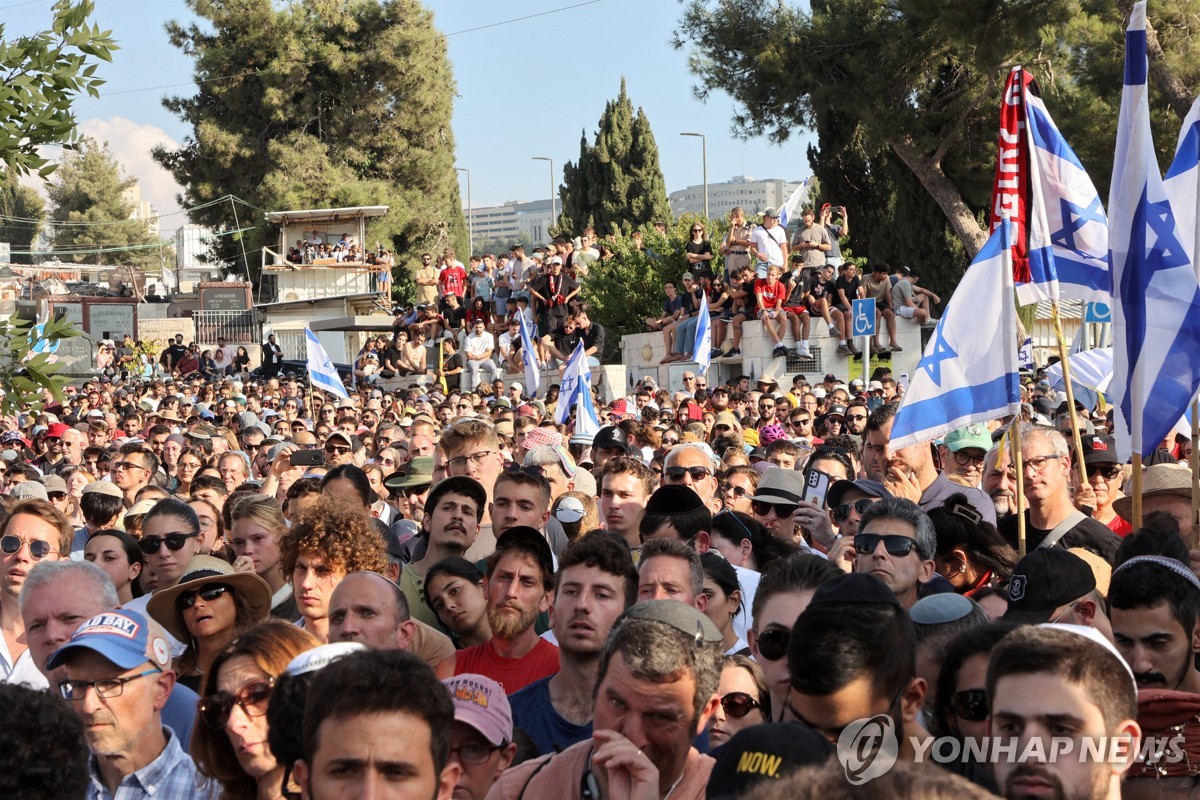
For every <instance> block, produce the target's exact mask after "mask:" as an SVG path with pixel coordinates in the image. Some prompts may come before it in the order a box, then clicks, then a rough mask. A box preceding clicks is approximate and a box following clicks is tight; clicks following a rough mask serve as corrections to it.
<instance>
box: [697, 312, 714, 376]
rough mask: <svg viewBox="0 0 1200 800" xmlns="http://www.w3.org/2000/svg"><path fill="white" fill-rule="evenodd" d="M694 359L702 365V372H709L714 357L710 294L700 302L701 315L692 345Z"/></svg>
mask: <svg viewBox="0 0 1200 800" xmlns="http://www.w3.org/2000/svg"><path fill="white" fill-rule="evenodd" d="M692 359H693V360H695V362H696V363H697V364H698V365H699V366H700V374H701V375H703V374H704V373H706V372H708V365H709V362H710V361H711V359H712V320H711V319H709V316H708V295H705V296H704V299H703V300H702V301H701V302H700V315H699V317H698V322H697V323H696V338H695V340H694V344H693V345H692Z"/></svg>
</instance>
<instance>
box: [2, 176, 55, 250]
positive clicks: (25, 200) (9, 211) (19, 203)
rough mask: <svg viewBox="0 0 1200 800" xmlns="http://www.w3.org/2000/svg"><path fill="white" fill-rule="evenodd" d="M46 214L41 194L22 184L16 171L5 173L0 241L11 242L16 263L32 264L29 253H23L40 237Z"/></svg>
mask: <svg viewBox="0 0 1200 800" xmlns="http://www.w3.org/2000/svg"><path fill="white" fill-rule="evenodd" d="M45 216H46V203H45V202H44V201H43V200H42V198H41V196H40V195H39V194H38V193H37V192H36V191H34V190H33V189H31V188H29V187H28V186H22V185H21V184H20V182H18V180H17V176H16V174H15V173H13V172H8V173H5V174H4V176H3V178H2V179H0V242H8V243H9V244H10V245H12V250H13V256H12V260H13V261H14V262H15V263H17V264H31V263H33V262H32V261H31V260H30V256H28V255H24V254H23V253H28V252H29V250H30V249H31V245H32V244H33V242H34V240H35V239H37V235H38V231H40V230H41V229H42V223H41V220H42V219H44V218H45ZM24 220H36V221H35V222H25V221H24Z"/></svg>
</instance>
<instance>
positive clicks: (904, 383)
mask: <svg viewBox="0 0 1200 800" xmlns="http://www.w3.org/2000/svg"><path fill="white" fill-rule="evenodd" d="M896 383H898V384H900V386H901V387H903V388H904V391H905V392H907V391H908V373H907V372H901V373H900V377H899V379H897V380H896Z"/></svg>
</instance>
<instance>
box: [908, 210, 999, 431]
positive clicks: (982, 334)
mask: <svg viewBox="0 0 1200 800" xmlns="http://www.w3.org/2000/svg"><path fill="white" fill-rule="evenodd" d="M1009 230H1010V223H1009V222H1008V221H1007V220H1005V222H1004V223H1003V224H1001V225H1000V227H998V228H996V230H995V231H994V232H993V233H992V235H991V238H989V239H988V241H987V244H985V245H984V246H983V249H982V250H980V251H979V255H977V256H976V257H975V261H974V262H972V264H971V266H970V267H968V268H967V273H966V274H965V275H963V278H962V280H961V281H959V284H958V288H956V289H955V290H954V296H953V297H951V298H950V303H949V304H948V305H947V306H946V310H945V311H944V312H943V313H942V318H941V319H940V320H938V324H937V328H936V329H934V332H933V337H932V338H931V339H930V340H929V344H928V345H927V346H926V347H925V353H924V355H922V356H921V363H920V364H918V365H917V369H916V372H915V373H914V374H913V376H912V378H911V379H910V381H909V387H908V391H907V392H905V394H904V399H903V400H902V401H901V403H900V409H899V410H898V411H897V412H896V419H895V421H894V422H893V423H892V434H891V447H892V449H893V450H895V449H897V448H900V447H907V446H908V445H912V444H917V443H919V442H927V441H929V440H931V439H936V438H937V437H939V436H942V435H944V434H946V433H949V432H950V431H952V430H955V429H956V428H961V427H963V426H964V425H969V424H971V423H982V422H988V421H990V420H994V419H997V418H999V417H1003V416H1006V415H1008V414H1016V413H1017V412H1018V411H1020V408H1021V388H1020V380H1019V378H1018V376H1017V309H1016V306H1014V305H1013V302H1012V292H1013V272H1012V250H1011V249H1010V246H1009Z"/></svg>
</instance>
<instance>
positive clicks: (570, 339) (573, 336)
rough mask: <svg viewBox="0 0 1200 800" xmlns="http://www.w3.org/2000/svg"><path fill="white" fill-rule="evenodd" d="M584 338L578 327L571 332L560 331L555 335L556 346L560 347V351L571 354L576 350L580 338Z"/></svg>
mask: <svg viewBox="0 0 1200 800" xmlns="http://www.w3.org/2000/svg"><path fill="white" fill-rule="evenodd" d="M582 338H583V337H582V336H580V335H579V329H578V328H576V329H575V330H573V331H571V332H570V333H562V332H561V331H560V332H559V333H556V334H554V336H553V339H554V346H555V347H556V348H558V352H560V353H562V354H563V355H566V356H569V355H571V353H573V352H574V351H575V345H577V344H579V340H580V339H582Z"/></svg>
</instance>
